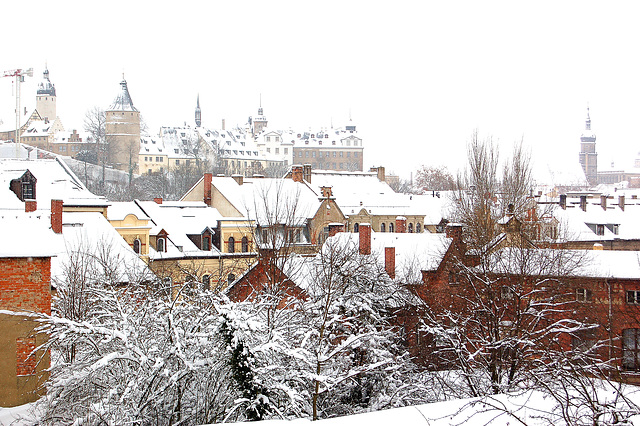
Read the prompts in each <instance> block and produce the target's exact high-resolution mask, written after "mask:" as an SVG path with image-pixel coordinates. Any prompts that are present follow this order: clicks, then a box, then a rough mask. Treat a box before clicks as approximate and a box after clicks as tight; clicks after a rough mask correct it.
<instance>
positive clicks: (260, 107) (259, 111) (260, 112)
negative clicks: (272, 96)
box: [258, 93, 263, 115]
mask: <svg viewBox="0 0 640 426" xmlns="http://www.w3.org/2000/svg"><path fill="white" fill-rule="evenodd" d="M258 115H263V111H262V93H260V106H259V107H258Z"/></svg>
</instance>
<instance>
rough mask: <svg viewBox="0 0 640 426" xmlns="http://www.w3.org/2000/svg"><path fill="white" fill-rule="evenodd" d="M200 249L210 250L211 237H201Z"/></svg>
mask: <svg viewBox="0 0 640 426" xmlns="http://www.w3.org/2000/svg"><path fill="white" fill-rule="evenodd" d="M202 250H204V251H209V250H211V237H208V236H207V237H202Z"/></svg>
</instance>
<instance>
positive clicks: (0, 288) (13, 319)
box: [0, 200, 62, 407]
mask: <svg viewBox="0 0 640 426" xmlns="http://www.w3.org/2000/svg"><path fill="white" fill-rule="evenodd" d="M25 210H26V212H20V211H9V210H3V211H1V212H0V215H2V220H0V233H2V235H3V237H4V238H5V240H4V241H5V242H4V244H3V245H2V246H0V311H3V313H0V406H4V407H9V406H16V405H21V404H25V403H27V402H32V401H35V400H36V399H38V397H39V395H40V394H41V393H42V391H43V390H44V389H43V385H44V382H45V381H46V379H47V374H46V370H47V369H48V368H49V354H48V353H47V352H46V351H36V348H37V347H38V346H40V345H41V344H43V343H44V342H45V341H46V335H44V334H41V333H38V332H37V331H36V328H37V327H38V326H39V325H40V323H39V322H37V321H35V320H32V319H30V318H29V316H28V315H16V314H13V313H11V312H23V313H24V312H26V313H44V314H47V315H49V314H51V256H53V255H55V254H56V252H57V251H58V250H59V249H60V247H59V246H60V245H61V238H62V236H61V232H62V222H61V219H60V218H61V215H62V202H61V201H55V200H54V201H53V202H52V210H51V212H49V211H47V210H37V206H36V205H35V201H34V200H30V201H28V202H27V203H25ZM36 241H37V242H38V243H37V244H34V242H36Z"/></svg>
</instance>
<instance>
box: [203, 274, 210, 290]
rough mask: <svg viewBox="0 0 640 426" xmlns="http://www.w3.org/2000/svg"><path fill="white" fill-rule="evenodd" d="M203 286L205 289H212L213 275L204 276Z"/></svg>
mask: <svg viewBox="0 0 640 426" xmlns="http://www.w3.org/2000/svg"><path fill="white" fill-rule="evenodd" d="M202 288H203V289H204V290H211V275H203V276H202Z"/></svg>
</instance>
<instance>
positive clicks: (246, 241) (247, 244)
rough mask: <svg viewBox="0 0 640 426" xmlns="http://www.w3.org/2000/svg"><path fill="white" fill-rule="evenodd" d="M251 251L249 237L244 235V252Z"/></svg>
mask: <svg viewBox="0 0 640 426" xmlns="http://www.w3.org/2000/svg"><path fill="white" fill-rule="evenodd" d="M248 251H249V239H248V238H247V237H242V252H243V253H246V252H248Z"/></svg>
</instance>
